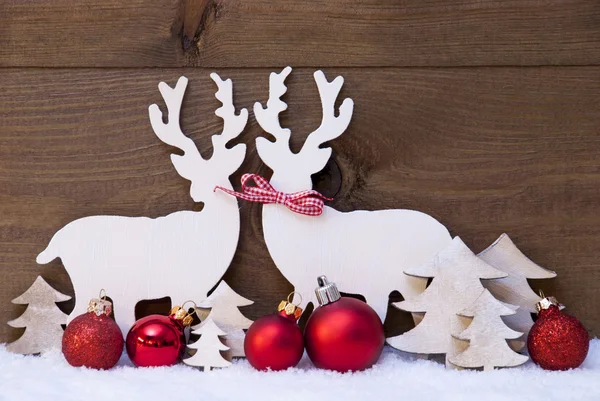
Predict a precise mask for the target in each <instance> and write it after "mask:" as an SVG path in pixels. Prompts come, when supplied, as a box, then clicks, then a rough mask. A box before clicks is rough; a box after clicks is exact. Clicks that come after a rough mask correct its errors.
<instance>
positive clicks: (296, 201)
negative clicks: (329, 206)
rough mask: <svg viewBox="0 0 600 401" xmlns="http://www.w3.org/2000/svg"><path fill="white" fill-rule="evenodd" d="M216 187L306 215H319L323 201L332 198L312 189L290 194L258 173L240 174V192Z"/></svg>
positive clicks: (232, 193) (244, 197) (236, 195)
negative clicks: (251, 182) (251, 183)
mask: <svg viewBox="0 0 600 401" xmlns="http://www.w3.org/2000/svg"><path fill="white" fill-rule="evenodd" d="M250 180H252V181H254V184H255V186H250V185H248V182H249V181H250ZM217 189H219V190H221V191H223V192H225V193H227V194H229V195H232V196H235V197H237V198H240V199H244V200H247V201H250V202H258V203H265V204H268V203H277V204H280V205H284V206H286V207H287V208H288V209H290V210H291V211H292V212H295V213H300V214H304V215H306V216H320V215H321V214H322V213H323V207H324V206H325V204H324V202H323V201H325V200H328V201H330V200H333V199H331V198H327V197H326V196H323V195H322V194H321V193H319V192H317V191H315V190H312V189H310V190H306V191H299V192H294V193H291V194H288V193H285V192H281V191H277V190H276V189H275V188H273V186H272V185H271V184H269V182H268V181H267V180H266V179H264V178H263V177H261V176H260V175H258V174H244V175H243V176H242V192H236V191H232V190H231V189H227V188H223V187H219V186H217V187H215V191H216V190H217Z"/></svg>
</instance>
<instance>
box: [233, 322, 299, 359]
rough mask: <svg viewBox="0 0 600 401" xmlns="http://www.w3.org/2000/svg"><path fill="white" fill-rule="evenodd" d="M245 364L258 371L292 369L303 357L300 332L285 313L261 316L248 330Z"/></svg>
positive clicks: (245, 344) (245, 341) (245, 343)
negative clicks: (247, 363)
mask: <svg viewBox="0 0 600 401" xmlns="http://www.w3.org/2000/svg"><path fill="white" fill-rule="evenodd" d="M244 352H245V353H246V358H248V362H250V365H252V366H253V367H254V368H255V369H258V370H267V369H271V370H285V369H288V368H291V367H294V366H296V365H297V364H298V362H300V359H302V354H304V339H303V337H302V331H301V330H300V327H298V324H296V321H295V318H294V316H293V315H292V316H286V315H285V312H282V313H278V314H273V315H267V316H264V317H262V318H260V319H258V320H257V321H255V322H254V323H252V325H251V326H250V328H249V329H248V332H247V333H246V338H245V340H244Z"/></svg>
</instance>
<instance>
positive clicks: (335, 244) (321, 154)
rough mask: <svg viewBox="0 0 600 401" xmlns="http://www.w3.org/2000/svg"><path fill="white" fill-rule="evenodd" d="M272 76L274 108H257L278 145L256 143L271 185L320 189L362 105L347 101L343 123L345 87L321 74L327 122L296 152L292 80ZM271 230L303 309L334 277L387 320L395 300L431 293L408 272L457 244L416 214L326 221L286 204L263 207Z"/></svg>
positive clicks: (269, 239)
mask: <svg viewBox="0 0 600 401" xmlns="http://www.w3.org/2000/svg"><path fill="white" fill-rule="evenodd" d="M291 70H292V69H291V68H290V67H286V68H285V69H284V70H283V71H282V72H281V73H279V74H276V73H271V76H270V80H269V83H270V93H269V100H268V102H267V108H266V109H264V108H263V107H262V106H261V104H260V103H258V102H257V103H256V104H255V105H254V114H255V115H256V120H257V121H258V123H259V125H260V126H261V127H262V128H263V129H264V130H265V131H266V132H268V133H269V134H271V135H273V136H274V137H275V142H271V141H269V140H268V139H266V138H257V139H256V148H257V151H258V155H259V156H260V158H261V159H262V160H263V161H264V162H265V163H266V164H267V166H269V167H270V168H271V169H272V170H273V176H272V178H271V180H270V183H271V185H273V187H274V188H275V189H276V190H278V191H283V192H287V193H292V192H297V191H303V190H309V189H312V182H311V177H310V176H311V174H314V173H316V172H318V171H320V170H321V169H323V167H324V166H325V164H326V163H327V161H328V159H329V157H330V156H331V148H329V147H325V148H320V147H319V146H321V145H322V144H323V143H325V142H327V141H330V140H332V139H335V138H337V137H338V136H340V135H341V134H342V133H343V132H344V131H345V130H346V128H347V127H348V124H349V123H350V119H351V117H352V111H353V107H354V103H353V101H352V100H351V99H349V98H346V99H344V101H343V102H342V104H341V106H340V108H339V115H338V116H337V117H336V116H335V110H334V109H335V100H336V98H337V96H338V94H339V92H340V89H341V88H342V85H343V82H344V79H343V78H342V77H337V78H336V79H334V80H333V81H332V82H328V81H327V79H326V78H325V75H324V74H323V72H322V71H317V72H315V74H314V78H315V81H316V83H317V87H318V89H319V94H320V96H321V103H322V108H323V119H322V121H321V125H320V127H319V128H317V130H316V131H314V132H313V133H311V134H310V135H309V136H308V138H307V139H306V142H305V143H304V146H303V147H302V150H301V151H300V152H299V153H293V152H292V151H291V150H290V147H289V139H290V134H291V132H290V130H289V129H287V128H282V127H281V125H280V123H279V113H281V112H282V111H284V110H286V109H287V104H286V103H285V102H283V101H282V100H281V99H280V97H281V96H282V95H283V94H284V93H285V92H286V90H287V87H286V86H285V84H284V80H285V78H286V77H287V76H288V75H289V74H290V72H291ZM262 223H263V230H264V237H265V242H266V244H267V247H268V249H269V253H270V254H271V257H272V259H273V261H274V262H275V264H276V265H277V268H278V269H279V270H280V271H281V272H282V273H283V275H284V276H285V278H286V279H287V280H288V281H289V282H290V283H292V285H293V286H294V289H295V291H297V292H300V293H301V294H302V295H303V296H304V297H305V299H304V301H303V302H302V305H299V306H300V307H302V308H305V307H306V304H307V303H308V302H310V301H312V302H313V303H315V302H316V299H315V297H314V287H315V280H316V278H317V277H318V276H321V275H326V276H327V277H329V278H331V279H332V280H333V281H335V282H336V283H337V285H338V288H339V289H340V291H343V292H346V293H355V294H362V295H363V296H364V297H365V298H366V300H367V302H368V303H369V305H371V306H372V307H373V309H375V311H376V312H377V313H378V315H379V316H380V318H381V319H382V320H384V318H385V315H386V312H387V308H388V302H389V294H390V293H391V292H392V291H394V290H398V291H400V293H401V294H402V295H403V297H404V298H405V299H411V298H413V297H415V296H416V295H418V294H420V293H421V292H423V290H424V289H425V287H426V285H427V280H426V279H423V278H420V277H409V276H406V275H405V274H404V273H403V271H404V270H405V269H406V268H409V267H411V266H415V265H420V264H423V263H425V262H427V261H428V260H430V259H431V258H432V257H433V256H434V255H435V254H436V253H438V252H439V251H440V250H442V249H443V248H445V247H446V246H447V245H448V244H449V243H450V241H451V237H450V234H449V233H448V230H447V229H446V228H445V227H444V226H443V225H441V224H440V223H439V222H438V221H437V220H435V219H434V218H432V217H431V216H428V215H426V214H424V213H421V212H418V211H413V210H379V211H365V210H358V211H353V212H348V213H343V212H339V211H337V210H335V209H333V208H331V207H325V208H324V210H323V214H322V215H321V216H318V217H313V216H304V215H300V214H296V213H294V212H292V211H290V210H288V209H287V208H286V207H285V206H283V205H279V204H266V205H263V218H262Z"/></svg>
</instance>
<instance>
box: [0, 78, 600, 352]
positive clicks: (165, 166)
mask: <svg viewBox="0 0 600 401" xmlns="http://www.w3.org/2000/svg"><path fill="white" fill-rule="evenodd" d="M209 72H211V71H210V70H205V69H184V70H182V69H172V70H168V69H164V70H157V69H146V70H142V69H140V70H137V69H107V70H101V69H35V68H31V69H4V70H2V74H1V75H0V88H1V90H0V216H2V218H1V219H0V255H2V257H1V258H0V272H2V276H1V277H2V278H1V279H0V342H2V341H8V340H14V339H16V338H17V337H18V336H19V335H20V331H19V330H17V329H12V328H10V327H9V326H8V325H6V324H5V323H3V322H6V321H8V320H10V319H14V318H16V317H18V316H19V315H20V314H21V313H22V311H23V308H22V307H20V306H15V305H13V304H11V303H10V300H11V299H13V298H15V297H16V296H18V295H19V294H21V293H22V292H24V291H25V290H26V289H27V288H28V287H29V286H30V285H31V283H32V282H33V281H34V280H35V278H36V277H37V275H38V274H41V275H42V276H43V277H44V278H45V279H46V280H47V281H48V283H49V284H50V285H52V286H53V287H54V288H55V289H57V290H58V291H60V292H63V293H66V294H69V295H72V294H73V288H72V286H71V284H70V281H69V278H68V276H67V275H66V272H65V270H64V268H63V267H62V265H61V264H60V263H59V262H53V263H51V264H49V265H47V266H40V265H37V264H36V263H35V256H36V255H37V253H38V252H40V251H41V250H42V249H44V247H45V246H46V244H47V242H48V240H49V239H50V237H51V235H52V234H53V233H54V232H55V231H56V230H57V229H58V228H60V227H62V226H63V225H64V224H66V223H67V222H69V221H71V220H74V219H76V218H79V217H84V216H88V215H96V214H118V215H125V216H150V217H156V216H159V215H165V214H168V213H170V212H174V211H177V210H190V209H194V208H197V205H195V204H194V203H193V201H192V200H191V198H190V196H189V182H187V181H186V180H184V179H182V178H181V177H179V176H178V175H177V173H176V172H175V170H174V169H173V167H172V165H171V162H170V160H169V154H170V153H171V151H172V149H171V148H169V147H168V146H166V145H164V144H163V143H161V142H160V141H158V140H157V139H156V137H155V136H154V134H153V132H152V130H151V127H150V123H149V122H148V112H147V105H148V104H151V103H153V102H156V101H158V100H159V99H157V92H156V83H157V82H158V81H160V80H165V81H167V82H169V83H170V84H172V85H173V84H174V83H175V81H176V80H177V78H178V77H179V76H180V75H181V74H185V75H187V76H188V78H189V79H190V84H189V87H188V92H187V94H186V98H185V100H184V106H183V111H182V127H183V129H184V130H185V131H186V133H188V134H189V135H190V136H191V137H193V138H194V140H195V141H196V144H197V145H198V148H199V149H200V151H201V152H204V154H207V153H206V152H208V153H210V135H212V134H214V133H216V132H219V131H220V129H221V121H220V120H219V119H218V118H217V117H216V116H214V114H213V112H214V110H215V109H216V108H217V107H218V106H219V102H218V101H217V100H216V99H215V98H214V97H213V94H214V84H213V83H212V81H211V80H210V78H209ZM269 72H270V70H269V69H264V70H263V69H250V70H235V69H233V70H223V71H219V73H220V74H221V76H222V77H230V78H232V79H233V80H234V81H235V94H234V102H235V104H236V107H238V108H241V107H248V106H250V105H252V104H253V103H254V101H256V100H262V101H265V100H266V97H267V93H268V92H267V90H268V76H269ZM313 72H314V69H312V68H307V69H295V71H294V74H292V76H290V78H289V81H287V84H288V87H289V91H288V93H287V95H286V96H285V98H284V99H285V101H286V103H288V105H289V111H288V112H286V113H283V115H282V124H283V125H284V126H286V127H290V128H291V129H292V132H293V133H294V136H293V138H292V149H293V150H294V151H298V150H299V148H300V145H301V144H302V140H303V139H304V138H305V137H306V135H307V134H308V133H309V132H311V131H312V130H314V129H315V128H316V127H317V126H318V125H319V123H320V119H321V110H320V103H319V100H318V93H317V89H316V86H315V85H314V82H313V80H312V73H313ZM325 72H326V74H327V75H328V76H329V75H330V76H334V75H336V74H337V75H343V76H344V77H345V82H346V85H344V89H343V90H342V93H341V95H340V97H342V98H343V97H352V98H353V99H354V100H355V111H354V117H353V120H352V123H351V124H350V126H349V128H348V131H347V132H346V133H345V134H344V135H342V136H341V137H340V138H338V139H336V140H335V141H332V142H331V146H332V147H333V149H334V157H333V161H332V162H330V163H329V164H328V165H327V166H326V168H325V169H324V171H323V172H321V173H319V174H317V175H316V176H314V181H315V187H316V189H318V190H320V191H321V192H323V193H324V194H325V195H327V196H335V198H336V200H335V201H334V202H333V203H332V206H333V207H335V208H336V209H338V210H341V211H350V210H354V209H359V208H360V209H368V210H375V209H384V208H409V209H418V210H421V211H423V212H425V213H428V214H430V215H432V216H434V217H435V218H436V219H438V220H439V221H440V222H442V223H443V224H444V225H445V226H447V227H448V228H449V229H450V231H451V233H452V234H454V235H460V236H461V238H462V239H463V240H464V241H465V242H466V244H467V245H469V247H470V248H471V249H472V250H473V251H474V252H478V251H481V250H483V249H484V248H485V247H486V246H488V245H489V244H490V243H492V242H493V241H494V240H495V239H496V238H497V237H498V235H499V234H500V233H502V232H506V233H508V234H509V235H510V236H511V238H512V239H513V240H514V241H515V243H518V244H519V248H520V249H521V250H522V251H523V253H525V254H526V255H527V256H528V257H530V258H531V259H532V260H533V261H535V262H536V263H538V264H540V265H542V266H544V267H546V268H548V269H552V270H554V271H556V272H557V274H558V278H557V279H554V280H542V281H541V282H539V283H538V282H532V287H533V288H534V289H537V288H539V287H542V288H543V290H544V292H545V293H546V294H554V295H556V296H557V297H558V299H559V300H560V301H561V302H562V303H564V304H566V305H567V307H568V309H567V311H568V312H570V313H572V314H574V315H576V316H577V317H579V318H580V319H581V320H582V322H583V323H584V325H585V326H586V327H587V328H588V329H590V330H591V333H592V334H600V314H599V313H598V311H597V310H595V309H594V308H590V307H589V305H594V304H596V303H598V302H600V292H598V291H597V283H599V282H600V266H599V262H598V257H597V251H598V249H600V213H599V212H600V204H599V203H598V198H599V196H600V168H599V164H600V161H598V154H599V152H600V135H599V134H598V129H599V127H600V103H599V102H598V101H597V97H598V93H600V68H598V67H569V68H563V67H532V68H456V69H453V68H444V69H436V68H432V69H415V68H411V69H402V68H400V69H397V68H386V69H380V68H373V69H368V68H359V69H352V68H343V69H342V68H336V69H326V70H325ZM159 104H160V103H159ZM161 107H163V105H162V104H161ZM259 135H262V131H261V130H260V129H259V128H258V126H257V124H256V121H255V120H254V116H253V115H251V116H250V120H249V126H248V128H247V129H246V131H245V132H244V133H243V134H242V136H241V137H240V138H239V141H240V142H245V143H247V144H248V153H247V159H246V162H245V164H244V165H243V166H242V168H241V169H240V172H247V171H248V172H258V173H260V174H264V175H266V176H267V177H268V175H269V174H270V172H269V171H268V169H267V168H266V167H265V166H263V165H262V164H261V163H260V161H259V158H258V156H257V155H256V149H255V146H254V138H256V137H257V136H259ZM233 182H234V183H235V188H236V189H239V188H240V187H239V174H238V176H237V177H234V179H233ZM240 213H241V219H242V231H241V237H240V244H239V248H238V253H237V254H236V256H235V257H234V262H233V264H232V266H231V267H230V268H229V270H228V272H227V273H226V275H225V279H226V280H227V283H228V284H230V285H231V287H232V288H233V289H234V290H235V291H236V292H237V293H239V294H240V295H241V296H243V297H245V298H249V299H252V300H254V301H255V304H254V305H252V306H249V307H246V308H243V310H242V312H243V313H244V315H246V316H247V317H248V318H250V319H253V320H254V319H256V318H257V317H258V316H261V315H263V314H265V313H271V312H273V311H274V310H275V308H276V307H277V305H278V303H279V301H280V300H281V299H284V298H285V296H286V295H287V294H288V293H289V292H290V291H291V287H290V285H289V283H287V282H286V281H285V280H284V279H283V277H282V276H281V274H280V273H279V271H278V270H277V268H276V267H275V266H274V265H273V262H272V261H271V259H270V257H269V255H268V252H267V249H266V247H265V244H264V241H263V236H262V228H261V218H260V217H261V206H259V205H256V204H249V203H242V204H241V210H240ZM331 279H332V280H335V278H334V277H331ZM107 290H108V291H109V292H110V289H107ZM394 300H395V301H398V299H394ZM61 307H62V304H61ZM71 307H72V305H71ZM394 309H395V308H391V309H390V310H394ZM65 311H67V312H68V311H69V309H68V307H66V308H65ZM390 319H392V320H394V319H401V320H402V322H403V324H404V326H403V328H401V327H400V326H395V325H390V324H388V325H387V328H388V334H389V335H394V334H398V332H399V331H401V330H402V329H406V328H407V327H408V325H409V324H410V316H408V314H405V313H403V312H400V311H394V313H393V316H391V317H390ZM392 327H396V328H395V329H393V328H392Z"/></svg>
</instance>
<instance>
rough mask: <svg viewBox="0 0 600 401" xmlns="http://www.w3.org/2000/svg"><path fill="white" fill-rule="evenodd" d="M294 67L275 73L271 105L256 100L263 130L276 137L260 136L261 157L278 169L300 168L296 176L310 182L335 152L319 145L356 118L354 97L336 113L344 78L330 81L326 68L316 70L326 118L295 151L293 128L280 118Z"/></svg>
mask: <svg viewBox="0 0 600 401" xmlns="http://www.w3.org/2000/svg"><path fill="white" fill-rule="evenodd" d="M291 71H292V69H291V67H286V68H284V69H283V71H281V72H280V73H279V74H277V73H274V72H273V73H271V75H270V78H269V100H268V101H267V107H266V108H263V107H262V105H261V104H260V103H258V102H257V103H255V104H254V114H255V115H256V121H258V124H259V125H260V126H261V127H262V129H263V130H265V131H266V132H268V133H269V134H271V135H273V136H274V137H275V142H271V141H269V140H267V139H266V138H261V137H259V138H257V139H256V148H257V150H258V153H259V156H260V158H261V159H262V160H263V161H264V162H265V163H266V164H267V165H268V166H269V167H270V168H271V169H272V170H273V171H275V173H276V172H277V170H287V172H288V173H291V172H292V171H293V170H297V172H296V173H293V174H294V175H295V176H296V177H298V176H303V177H304V178H303V179H304V181H305V182H306V183H307V184H308V183H309V182H310V175H311V174H314V173H316V172H318V171H320V170H321V169H322V168H323V167H324V166H325V164H326V163H327V160H328V159H329V157H330V156H331V148H324V149H321V148H319V146H320V145H321V144H322V143H324V142H327V141H329V140H331V139H334V138H337V137H338V136H340V135H341V134H342V133H343V132H344V131H345V130H346V128H347V127H348V124H349V123H350V119H351V118H352V111H353V108H354V102H353V101H352V99H350V98H346V99H344V101H343V102H342V105H341V106H340V114H339V116H338V117H336V116H335V112H334V108H335V100H336V99H337V97H338V95H339V93H340V90H341V89H342V85H343V84H344V79H343V78H342V77H337V78H336V79H334V80H333V81H332V82H327V79H326V78H325V74H323V72H322V71H317V72H315V73H314V78H315V82H316V83H317V87H318V89H319V95H320V96H321V103H322V107H323V119H322V120H321V125H320V126H319V128H317V129H316V130H315V131H314V132H312V133H311V134H310V135H309V136H308V138H307V139H306V142H305V143H304V146H303V147H302V150H301V151H300V152H299V153H298V154H294V153H292V151H291V150H290V146H289V142H290V130H289V129H287V128H282V127H281V125H280V122H279V113H281V112H282V111H284V110H286V109H287V104H285V102H284V101H282V100H281V96H283V95H284V94H285V92H286V91H287V87H286V86H285V84H284V81H285V79H286V78H287V76H288V75H289V74H290V72H291ZM300 170H301V171H300Z"/></svg>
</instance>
